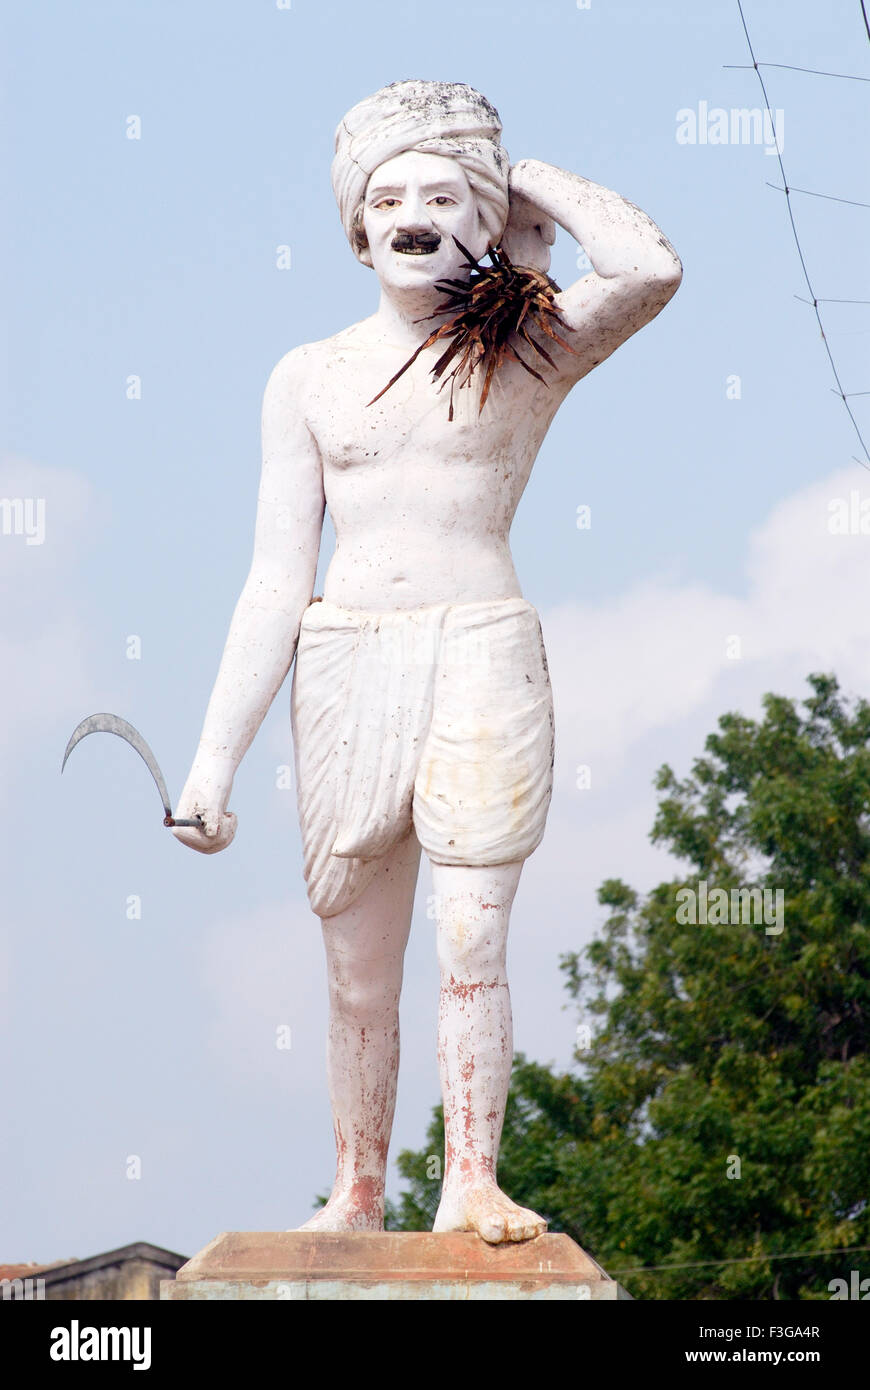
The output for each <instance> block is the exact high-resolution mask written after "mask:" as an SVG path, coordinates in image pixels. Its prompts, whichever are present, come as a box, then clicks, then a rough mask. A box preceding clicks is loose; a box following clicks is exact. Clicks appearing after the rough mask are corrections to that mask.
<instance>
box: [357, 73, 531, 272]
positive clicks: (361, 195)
mask: <svg viewBox="0 0 870 1390" xmlns="http://www.w3.org/2000/svg"><path fill="white" fill-rule="evenodd" d="M500 135H501V121H500V120H499V115H498V112H497V111H496V109H495V107H494V106H492V105H491V103H490V102H488V101H487V99H486V97H484V96H481V94H480V92H476V91H475V90H474V88H473V87H469V86H467V85H466V83H464V82H423V81H417V80H412V81H407V82H392V83H390V85H389V87H382V88H381V90H380V91H379V92H375V93H374V95H373V96H370V97H366V98H365V100H364V101H360V102H358V103H357V105H356V106H354V107H352V108H351V110H350V111H348V113H347V115H346V116H345V118H344V120H343V121H342V122H341V124H340V125H339V127H338V129H337V130H336V132H335V158H334V159H333V161H332V188H333V191H334V193H335V197H336V201H337V203H338V210H339V212H340V213H341V221H342V225H343V226H344V230H345V233H346V234H347V238H348V240H349V242H350V244H351V246H352V247H353V249H354V252H355V254H356V256H357V257H358V259H359V260H361V261H363V264H366V265H370V264H371V261H370V259H368V256H367V252H366V251H365V244H366V243H365V234H364V232H363V228H362V210H363V203H364V199H365V191H366V184H367V183H368V181H369V176H370V175H371V174H373V173H374V171H375V169H377V168H378V167H379V166H380V165H381V164H385V163H386V161H387V160H388V159H393V158H395V156H396V155H399V154H404V153H405V152H406V151H407V150H416V151H419V152H420V153H421V154H441V155H447V156H448V158H451V159H456V160H458V162H459V163H460V164H461V165H462V168H463V169H464V170H465V174H466V177H467V179H468V182H469V184H470V185H471V188H472V191H473V192H474V194H475V196H476V199H477V206H478V210H479V213H480V221H481V226H482V227H483V229H484V230H485V232H486V235H487V242H488V245H493V246H494V245H497V244H498V240H499V238H500V236H501V234H502V232H503V230H504V227H505V223H506V221H507V216H508V173H509V171H510V160H509V158H508V153H507V150H506V149H505V148H504V146H503V145H502V144H501V141H500V140H499V136H500ZM361 253H362V254H361Z"/></svg>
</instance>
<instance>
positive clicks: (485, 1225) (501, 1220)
mask: <svg viewBox="0 0 870 1390" xmlns="http://www.w3.org/2000/svg"><path fill="white" fill-rule="evenodd" d="M546 1229H547V1223H546V1221H545V1220H544V1219H543V1217H541V1216H538V1215H537V1213H536V1212H533V1211H529V1210H528V1208H527V1207H518V1206H517V1204H516V1202H512V1201H511V1199H510V1197H506V1196H505V1194H504V1193H503V1192H502V1191H501V1189H500V1188H498V1187H496V1185H495V1183H480V1184H478V1185H476V1186H474V1187H467V1188H458V1189H456V1191H455V1192H453V1193H448V1192H446V1191H445V1192H444V1193H443V1194H442V1197H441V1205H440V1206H439V1208H438V1213H437V1215H436V1217H435V1224H434V1226H433V1227H432V1230H433V1231H476V1232H477V1234H478V1235H479V1236H482V1237H483V1239H484V1240H486V1241H488V1242H489V1244H490V1245H501V1244H502V1243H503V1242H505V1241H509V1240H534V1238H535V1236H542V1235H543V1234H544V1232H545V1231H546Z"/></svg>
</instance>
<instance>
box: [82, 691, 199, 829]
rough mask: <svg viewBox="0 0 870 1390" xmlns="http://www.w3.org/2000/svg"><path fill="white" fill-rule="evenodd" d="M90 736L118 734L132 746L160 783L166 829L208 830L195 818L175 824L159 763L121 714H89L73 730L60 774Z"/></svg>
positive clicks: (137, 732) (177, 821)
mask: <svg viewBox="0 0 870 1390" xmlns="http://www.w3.org/2000/svg"><path fill="white" fill-rule="evenodd" d="M88 734H117V735H118V737H119V738H123V739H125V740H126V742H127V743H129V744H131V745H132V747H133V748H135V749H136V752H137V753H138V754H139V756H140V758H141V759H142V761H143V762H144V763H145V766H146V767H147V769H148V771H149V772H150V773H151V776H152V777H153V778H154V781H155V782H156V783H157V790H158V791H159V793H160V800H161V801H162V802H163V810H164V811H165V813H166V814H165V815H164V817H163V824H164V825H193V826H196V828H197V830H204V829H205V826H204V823H203V820H202V817H201V816H195V817H194V819H193V820H175V819H174V818H173V815H172V811H171V809H170V805H169V792H168V791H167V790H166V783H165V781H164V780H163V773H162V772H161V771H160V768H159V766H158V764H157V759H156V758H155V756H154V754H153V753H152V752H151V749H150V748H149V747H148V744H147V743H146V742H145V740H144V738H143V737H142V735H141V734H140V733H139V731H138V729H134V728H133V725H132V724H128V723H127V720H126V719H122V718H121V716H120V715H118V714H89V715H88V717H87V719H83V720H82V722H81V724H79V725H78V727H77V728H75V729H74V730H73V734H72V737H71V739H70V741H69V743H68V744H67V746H66V752H65V753H64V755H63V762H62V763H61V765H60V770H61V772H63V770H64V768H65V767H66V760H67V758H68V757H69V755H70V753H71V752H72V750H73V749H74V748H75V746H76V744H77V743H79V742H81V740H82V739H83V738H85V737H86V736H87V735H88Z"/></svg>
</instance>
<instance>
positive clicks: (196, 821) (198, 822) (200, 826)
mask: <svg viewBox="0 0 870 1390" xmlns="http://www.w3.org/2000/svg"><path fill="white" fill-rule="evenodd" d="M163 824H164V825H193V826H195V827H196V829H197V830H205V822H204V820H203V819H202V816H194V818H193V820H176V819H175V817H174V816H164V817H163Z"/></svg>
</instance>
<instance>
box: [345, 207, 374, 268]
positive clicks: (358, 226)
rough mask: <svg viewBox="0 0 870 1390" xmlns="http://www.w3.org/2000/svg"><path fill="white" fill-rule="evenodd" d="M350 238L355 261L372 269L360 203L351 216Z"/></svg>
mask: <svg viewBox="0 0 870 1390" xmlns="http://www.w3.org/2000/svg"><path fill="white" fill-rule="evenodd" d="M350 236H351V245H352V246H353V251H354V255H355V256H356V258H357V260H359V261H362V263H363V265H367V266H368V267H369V268H370V269H372V268H373V267H372V253H371V251H370V250H369V239H368V237H367V236H366V233H365V227H364V226H363V205H362V203H360V205H359V207H358V208H357V210H356V212H355V213H354V215H353V222H352V223H351V229H350Z"/></svg>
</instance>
